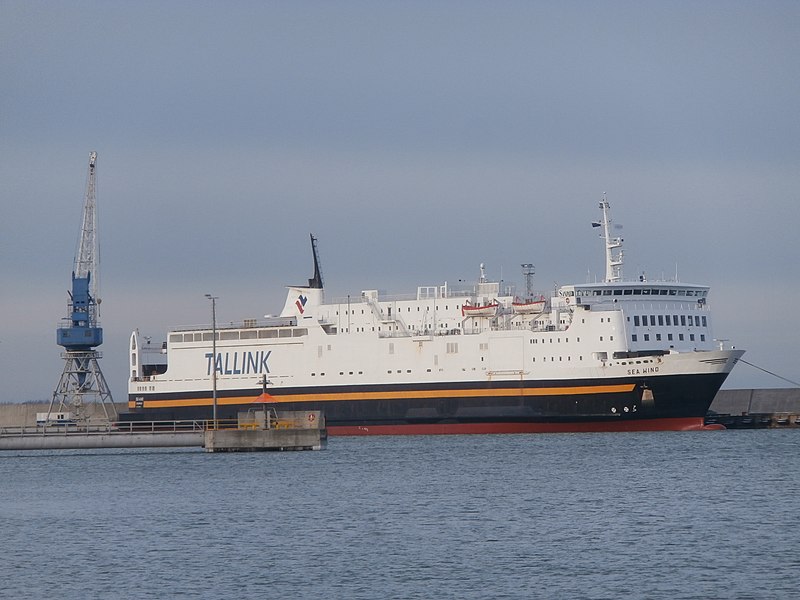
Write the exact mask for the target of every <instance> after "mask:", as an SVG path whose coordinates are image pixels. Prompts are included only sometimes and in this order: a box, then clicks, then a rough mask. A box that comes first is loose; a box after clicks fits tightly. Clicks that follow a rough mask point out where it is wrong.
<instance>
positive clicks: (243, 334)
mask: <svg viewBox="0 0 800 600" xmlns="http://www.w3.org/2000/svg"><path fill="white" fill-rule="evenodd" d="M257 336H258V333H257V332H256V330H255V329H249V330H247V331H240V332H239V338H240V339H242V340H253V339H255V338H256V337H257Z"/></svg>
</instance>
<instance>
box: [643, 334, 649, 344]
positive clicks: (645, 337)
mask: <svg viewBox="0 0 800 600" xmlns="http://www.w3.org/2000/svg"><path fill="white" fill-rule="evenodd" d="M644 341H645V342H649V341H650V334H649V333H645V334H644Z"/></svg>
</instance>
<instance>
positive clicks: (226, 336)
mask: <svg viewBox="0 0 800 600" xmlns="http://www.w3.org/2000/svg"><path fill="white" fill-rule="evenodd" d="M220 339H221V340H238V339H239V332H238V331H223V332H222V333H221V334H220Z"/></svg>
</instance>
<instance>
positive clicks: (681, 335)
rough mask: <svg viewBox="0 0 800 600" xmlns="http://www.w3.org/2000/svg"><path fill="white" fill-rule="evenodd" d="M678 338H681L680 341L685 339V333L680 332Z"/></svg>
mask: <svg viewBox="0 0 800 600" xmlns="http://www.w3.org/2000/svg"><path fill="white" fill-rule="evenodd" d="M678 339H679V340H680V341H683V334H682V333H679V334H678Z"/></svg>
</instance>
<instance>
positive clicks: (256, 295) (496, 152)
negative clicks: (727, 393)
mask: <svg viewBox="0 0 800 600" xmlns="http://www.w3.org/2000/svg"><path fill="white" fill-rule="evenodd" d="M798 31H800V4H798V3H796V2H760V3H753V2H670V3H664V2H567V3H552V2H541V3H540V2H500V3H497V2H392V3H387V2H226V3H223V2H177V1H176V2H135V3H129V2H29V1H25V2H16V1H7V0H3V1H2V2H0V46H1V47H2V52H0V76H1V77H2V82H3V83H2V88H0V140H2V143H1V144H0V153H1V155H0V156H1V157H2V161H0V181H2V198H3V200H2V202H3V213H4V216H3V219H2V222H0V252H1V254H0V256H1V257H2V259H1V262H0V274H1V275H2V278H3V281H4V285H3V286H2V287H3V289H2V290H0V308H1V309H2V315H3V317H2V321H1V322H0V364H1V365H2V375H3V381H4V385H3V387H2V390H0V401H16V400H47V399H49V397H50V396H51V394H52V390H53V389H54V387H55V385H56V383H57V381H58V377H59V375H60V373H61V369H62V365H63V363H62V361H61V359H60V357H59V354H60V348H59V347H58V346H56V344H55V328H56V326H57V324H58V321H59V319H61V318H62V317H63V316H65V314H66V302H67V294H66V290H67V288H68V287H69V285H70V280H69V274H70V270H71V268H72V261H73V255H74V249H75V245H76V240H77V236H78V228H79V224H80V211H81V207H82V201H83V194H84V186H85V177H86V165H87V160H88V154H89V152H90V151H92V150H96V151H97V152H98V155H99V158H98V191H97V194H98V205H99V219H100V245H101V249H100V254H101V257H102V264H101V286H102V287H101V296H102V299H103V304H102V309H101V318H102V325H103V327H104V330H105V343H104V344H103V346H102V348H101V349H102V351H103V354H104V358H103V361H102V363H101V364H102V366H103V369H104V372H105V374H106V377H107V379H108V380H109V383H110V385H111V388H112V392H113V394H114V396H115V399H117V400H123V399H124V397H125V393H126V382H125V377H126V345H127V339H128V336H129V334H130V331H131V330H132V329H133V328H135V327H138V328H139V329H140V330H141V331H142V333H143V334H145V335H152V336H153V338H154V339H162V338H163V336H164V334H165V332H166V329H167V328H168V327H169V326H173V325H186V324H195V323H204V322H208V321H209V320H210V310H209V306H208V301H207V300H206V299H205V298H204V294H205V293H207V292H210V293H213V294H215V295H217V296H219V297H220V300H219V304H218V313H219V318H220V320H222V321H225V320H240V319H242V318H244V317H258V316H262V315H263V314H266V313H274V312H276V311H278V310H280V308H281V306H282V304H283V295H284V291H283V286H284V285H286V284H292V283H299V282H303V281H304V280H305V279H306V278H308V277H309V276H310V275H311V259H310V251H309V248H308V233H309V232H311V231H313V232H314V233H315V234H316V235H317V236H318V237H319V247H320V251H321V253H322V265H323V272H324V276H325V282H326V288H327V290H328V294H329V296H344V295H346V294H347V293H358V292H359V291H360V290H361V289H375V288H377V289H382V290H386V291H389V292H396V293H400V292H404V291H411V290H413V289H415V287H416V286H417V285H433V284H437V283H443V282H444V281H451V282H452V281H456V280H458V279H466V280H473V279H474V278H476V277H477V274H478V264H479V263H480V262H484V263H486V265H487V269H488V273H489V275H490V276H494V277H500V276H502V277H503V279H505V280H507V281H515V282H517V283H519V284H522V283H523V279H522V276H521V274H520V268H519V264H520V263H522V262H531V263H534V264H535V265H536V273H537V275H536V280H535V285H536V287H537V288H539V289H543V290H549V289H552V287H553V286H554V285H555V284H556V283H559V284H564V283H570V282H582V281H586V279H587V277H590V278H594V277H595V276H598V277H600V276H602V273H603V256H602V246H601V242H600V240H599V239H598V238H597V236H596V231H594V230H592V228H591V227H590V226H589V224H590V222H591V221H592V220H595V219H597V217H598V210H597V201H598V200H599V199H600V198H601V197H602V194H603V192H607V193H608V199H609V201H610V202H611V205H612V209H613V211H614V217H615V219H616V220H617V221H618V222H620V223H623V224H624V226H625V229H624V232H625V239H626V250H627V254H626V274H627V275H629V276H636V275H638V274H639V273H640V272H642V271H644V272H646V273H647V274H648V276H649V277H650V278H657V277H659V276H661V275H662V274H663V275H666V276H673V275H674V273H675V272H676V270H677V272H678V274H679V277H680V279H682V280H684V281H687V282H692V283H707V284H710V285H711V286H712V296H711V304H712V306H713V308H714V311H715V321H714V323H715V334H716V335H717V337H723V338H729V339H730V340H731V341H732V342H733V343H735V344H736V345H737V347H740V348H745V349H747V350H748V354H747V355H746V356H745V358H746V359H748V360H749V361H751V362H753V363H755V364H757V365H760V366H762V367H764V368H767V369H769V370H771V371H775V372H777V373H779V374H781V375H783V376H785V377H788V378H790V379H793V380H795V381H798V380H800V367H799V366H798V360H797V358H796V351H795V346H796V337H797V335H798V330H800V327H799V325H800V317H798V312H797V311H796V310H795V309H794V308H793V306H792V298H795V297H798V295H799V294H800V265H799V264H798V256H800V250H798V241H797V240H798V236H797V233H796V232H797V227H798V223H800V111H798V106H800V60H798V58H797V57H798V56H800V36H798V35H797V32H798ZM784 385H788V384H785V383H783V382H781V381H780V380H776V379H774V378H772V377H769V376H767V375H764V374H763V373H760V372H759V371H756V370H754V369H753V368H751V367H748V366H747V365H740V366H739V367H737V369H736V371H735V372H734V374H733V375H732V376H731V378H730V379H729V381H728V383H727V384H726V387H751V386H752V387H775V386H777V387H781V386H784Z"/></svg>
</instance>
